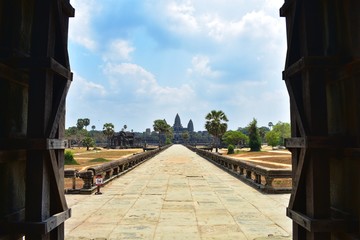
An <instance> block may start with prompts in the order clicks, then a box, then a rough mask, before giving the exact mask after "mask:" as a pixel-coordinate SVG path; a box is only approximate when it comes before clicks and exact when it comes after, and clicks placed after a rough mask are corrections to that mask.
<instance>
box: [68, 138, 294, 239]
mask: <svg viewBox="0 0 360 240" xmlns="http://www.w3.org/2000/svg"><path fill="white" fill-rule="evenodd" d="M102 192H103V194H102V195H88V196H74V195H67V196H66V197H67V200H68V203H69V205H70V206H71V207H72V209H73V217H72V218H71V219H69V220H68V221H66V228H65V231H66V239H95V238H97V239H240V240H241V239H264V240H265V239H274V240H277V239H281V240H283V239H291V227H292V225H291V220H290V219H289V218H287V217H286V216H285V208H286V207H287V204H288V201H289V194H276V195H271V194H267V195H265V194H262V193H259V192H258V191H256V190H255V189H253V188H252V187H249V186H248V185H246V184H244V183H243V182H241V181H240V180H238V179H236V178H235V177H233V176H231V175H229V174H228V173H226V172H224V171H223V170H221V169H219V168H218V167H216V166H214V165H213V164H211V163H209V162H208V161H206V160H204V159H202V158H201V157H199V156H198V155H196V154H195V153H193V152H191V151H190V150H188V149H187V148H185V147H183V146H181V145H174V146H172V147H170V148H169V149H167V150H166V151H164V152H162V153H160V154H159V155H157V156H155V157H154V158H153V159H151V160H149V161H147V162H145V163H144V164H142V165H141V166H139V167H138V168H136V169H134V170H133V171H131V172H129V173H128V174H126V175H124V176H122V177H120V178H118V179H117V180H115V181H113V182H112V183H110V184H108V185H107V186H105V187H104V188H103V189H102Z"/></svg>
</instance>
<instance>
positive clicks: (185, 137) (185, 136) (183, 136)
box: [181, 131, 190, 143]
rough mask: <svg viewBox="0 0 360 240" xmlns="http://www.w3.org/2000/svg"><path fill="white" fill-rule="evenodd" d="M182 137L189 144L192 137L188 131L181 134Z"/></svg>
mask: <svg viewBox="0 0 360 240" xmlns="http://www.w3.org/2000/svg"><path fill="white" fill-rule="evenodd" d="M181 137H182V138H183V139H184V141H185V143H187V142H188V140H189V137H190V135H189V132H188V131H185V132H183V133H182V134H181Z"/></svg>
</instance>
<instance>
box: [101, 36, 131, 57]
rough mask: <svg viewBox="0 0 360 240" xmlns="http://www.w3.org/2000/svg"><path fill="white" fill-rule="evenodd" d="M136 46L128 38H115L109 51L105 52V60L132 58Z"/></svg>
mask: <svg viewBox="0 0 360 240" xmlns="http://www.w3.org/2000/svg"><path fill="white" fill-rule="evenodd" d="M134 50H135V48H134V47H133V46H132V45H131V43H129V42H128V41H126V40H123V39H116V40H113V41H112V42H111V43H110V44H109V46H108V49H107V51H106V52H105V53H104V54H103V60H104V61H122V60H126V61H128V60H130V59H131V57H130V53H132V52H133V51H134Z"/></svg>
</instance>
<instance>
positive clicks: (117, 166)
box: [64, 145, 170, 194]
mask: <svg viewBox="0 0 360 240" xmlns="http://www.w3.org/2000/svg"><path fill="white" fill-rule="evenodd" d="M169 146H170V145H168V146H163V147H161V148H156V149H153V150H151V151H146V152H142V153H137V154H134V155H132V156H129V157H126V158H122V159H119V160H115V161H111V162H107V163H103V164H101V165H97V166H92V167H89V168H87V169H86V170H84V171H80V172H77V171H76V170H73V169H65V172H64V177H65V178H71V179H73V185H72V188H71V189H69V188H68V189H65V193H68V194H91V193H93V192H94V191H95V190H96V187H97V186H96V185H95V178H96V177H99V176H100V177H101V178H102V179H103V185H105V184H107V183H109V182H110V181H112V180H113V179H115V178H117V177H119V176H121V175H123V174H125V173H126V172H128V171H130V170H132V169H134V168H135V167H136V166H138V165H140V164H141V163H143V162H144V161H146V160H148V159H150V158H152V157H154V156H155V155H156V154H158V153H159V152H161V151H163V150H165V149H167V148H168V147H169ZM77 178H80V179H81V180H82V181H83V184H82V188H76V184H75V181H76V179H77Z"/></svg>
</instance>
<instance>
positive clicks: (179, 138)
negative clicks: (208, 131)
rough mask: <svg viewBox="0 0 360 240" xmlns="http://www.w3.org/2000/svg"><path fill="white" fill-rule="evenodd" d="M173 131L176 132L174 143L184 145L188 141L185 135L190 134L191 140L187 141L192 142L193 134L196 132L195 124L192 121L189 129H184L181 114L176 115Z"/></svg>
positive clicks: (188, 126)
mask: <svg viewBox="0 0 360 240" xmlns="http://www.w3.org/2000/svg"><path fill="white" fill-rule="evenodd" d="M173 130H174V139H173V143H184V142H185V140H186V139H183V133H185V132H188V134H189V135H188V136H189V138H188V139H187V140H188V141H190V140H191V136H192V133H193V132H194V124H193V122H192V120H191V119H190V121H189V123H188V125H187V127H186V128H184V127H183V126H182V124H181V119H180V116H179V114H176V117H175V122H174V125H173Z"/></svg>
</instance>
